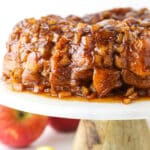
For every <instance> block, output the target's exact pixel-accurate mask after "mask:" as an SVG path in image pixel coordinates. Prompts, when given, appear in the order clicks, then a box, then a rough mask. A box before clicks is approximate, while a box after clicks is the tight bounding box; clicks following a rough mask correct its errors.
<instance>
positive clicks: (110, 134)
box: [73, 120, 150, 150]
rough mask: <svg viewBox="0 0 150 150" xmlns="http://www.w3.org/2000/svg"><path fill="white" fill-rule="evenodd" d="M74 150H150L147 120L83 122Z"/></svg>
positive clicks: (77, 134)
mask: <svg viewBox="0 0 150 150" xmlns="http://www.w3.org/2000/svg"><path fill="white" fill-rule="evenodd" d="M73 150H150V132H149V128H148V124H147V122H146V120H119V121H91V120H81V121H80V124H79V127H78V130H77V133H76V136H75V141H74V144H73Z"/></svg>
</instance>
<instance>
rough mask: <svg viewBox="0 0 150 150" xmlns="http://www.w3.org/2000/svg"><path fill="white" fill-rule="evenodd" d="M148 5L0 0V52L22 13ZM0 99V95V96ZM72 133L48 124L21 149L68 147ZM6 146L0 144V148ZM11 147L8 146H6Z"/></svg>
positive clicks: (124, 0) (142, 1)
mask: <svg viewBox="0 0 150 150" xmlns="http://www.w3.org/2000/svg"><path fill="white" fill-rule="evenodd" d="M127 6H130V7H134V8H136V9H138V8H140V7H149V6H150V1H149V0H1V1H0V55H3V53H4V52H5V42H6V40H7V38H8V35H9V33H10V32H11V30H12V27H13V26H14V25H15V24H16V22H18V21H20V20H22V19H24V18H26V17H36V18H38V17H40V16H44V15H47V14H58V15H61V16H66V15H69V14H76V15H79V16H82V15H84V14H88V13H92V12H97V11H100V10H104V9H109V8H113V7H127ZM1 61H2V60H0V64H2V63H1ZM0 98H1V99H2V97H0ZM72 139H73V134H60V133H57V132H54V131H53V130H51V129H50V128H47V130H45V132H44V134H43V135H42V137H41V138H40V139H39V140H38V141H37V142H36V143H34V144H33V145H32V146H31V147H29V148H27V149H24V150H35V148H36V147H37V146H38V145H52V146H54V148H55V150H70V149H71V144H72ZM8 149H10V148H7V147H3V145H0V150H8ZM10 150H11V149H10Z"/></svg>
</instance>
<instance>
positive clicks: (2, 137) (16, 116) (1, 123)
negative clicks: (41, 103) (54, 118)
mask: <svg viewBox="0 0 150 150" xmlns="http://www.w3.org/2000/svg"><path fill="white" fill-rule="evenodd" d="M47 121H48V117H45V116H40V115H35V114H30V113H26V112H22V111H18V110H14V109H11V108H8V107H5V106H2V105H0V141H1V142H2V143H4V144H6V145H8V146H12V147H25V146H27V145H29V144H31V143H32V142H33V141H34V140H36V139H37V138H38V137H39V136H40V135H41V133H42V132H43V130H44V129H45V127H46V125H47Z"/></svg>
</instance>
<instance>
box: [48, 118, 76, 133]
mask: <svg viewBox="0 0 150 150" xmlns="http://www.w3.org/2000/svg"><path fill="white" fill-rule="evenodd" d="M48 123H49V125H50V126H51V127H52V128H54V129H55V130H57V131H61V132H71V131H75V130H76V129H77V127H78V124H79V120H78V119H67V118H57V117H49V118H48Z"/></svg>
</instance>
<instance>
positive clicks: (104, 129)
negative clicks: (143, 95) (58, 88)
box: [0, 81, 150, 150]
mask: <svg viewBox="0 0 150 150" xmlns="http://www.w3.org/2000/svg"><path fill="white" fill-rule="evenodd" d="M0 97H1V98H0V104H2V105H5V106H8V107H11V108H15V109H18V110H22V111H27V112H31V113H36V114H41V115H47V116H57V117H67V118H77V119H82V120H81V121H80V125H79V128H78V130H77V133H76V137H75V141H74V145H73V150H150V142H149V140H150V133H149V128H148V125H147V123H146V121H145V120H142V119H148V118H150V101H140V102H134V103H132V104H129V105H124V104H122V103H104V102H103V103H96V102H80V101H74V99H72V101H69V100H61V99H57V98H51V97H45V96H40V95H35V94H30V93H21V92H20V93H19V92H13V91H11V90H10V89H9V88H8V87H6V85H5V83H3V82H2V81H0ZM87 119H88V120H87ZM135 119H136V120H135ZM139 119H140V120H139ZM98 120H103V121H98ZM104 120H110V121H104ZM116 120H117V121H116Z"/></svg>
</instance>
